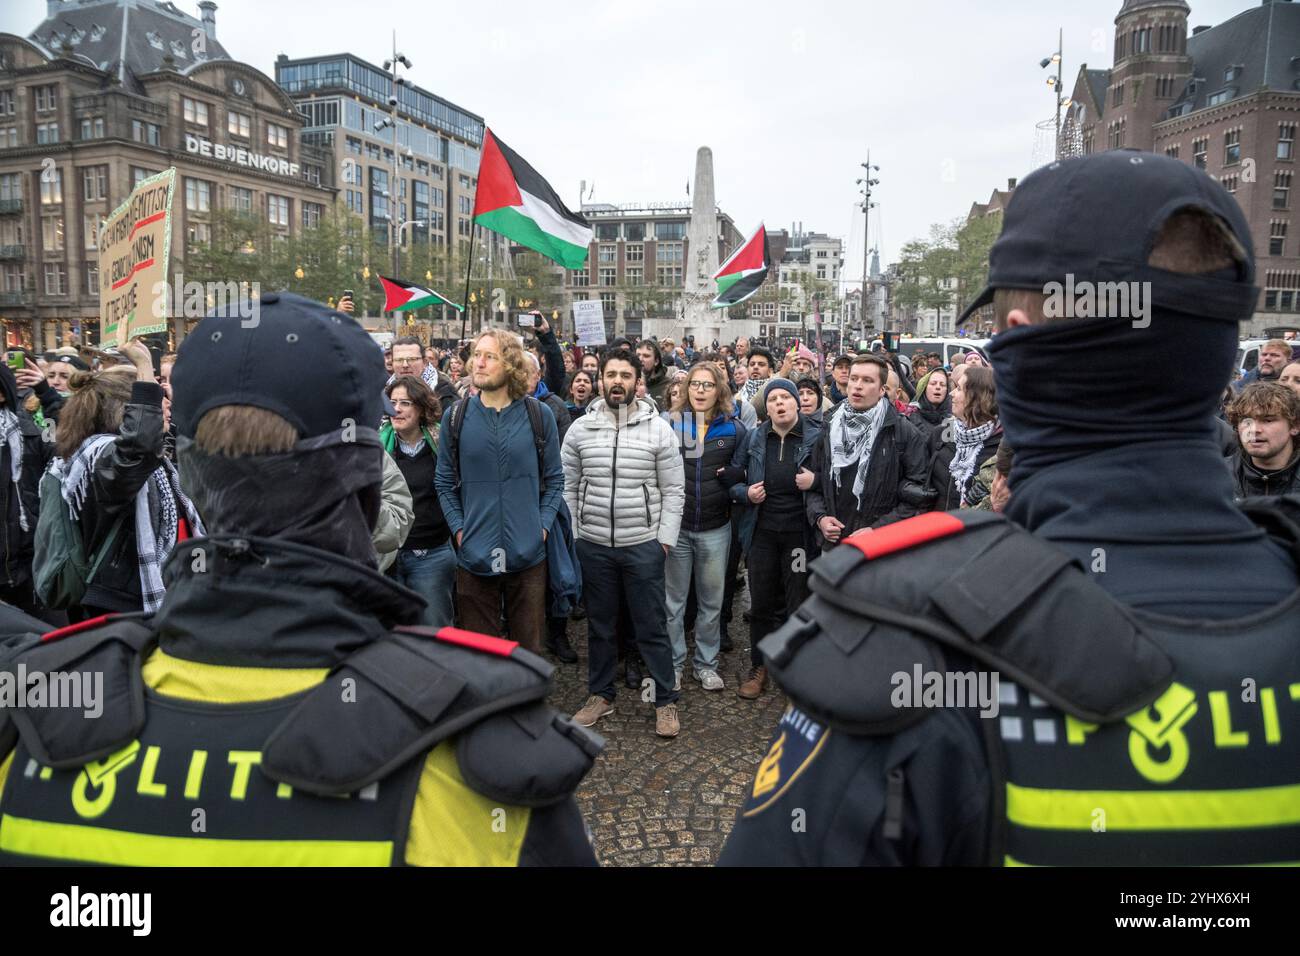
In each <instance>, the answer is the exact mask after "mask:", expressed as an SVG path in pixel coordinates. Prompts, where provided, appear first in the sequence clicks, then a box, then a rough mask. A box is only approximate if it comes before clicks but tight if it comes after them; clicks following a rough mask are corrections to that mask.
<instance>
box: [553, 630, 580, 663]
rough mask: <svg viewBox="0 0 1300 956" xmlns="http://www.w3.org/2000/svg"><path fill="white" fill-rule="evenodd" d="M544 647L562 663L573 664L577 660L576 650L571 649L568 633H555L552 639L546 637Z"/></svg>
mask: <svg viewBox="0 0 1300 956" xmlns="http://www.w3.org/2000/svg"><path fill="white" fill-rule="evenodd" d="M546 649H547V650H548V651H550V652H551V653H552V654H554V655H555V656H556V658H558V659H559V660H560V661H561V662H562V663H565V664H575V663H577V661H578V652H577V651H575V650H574V649H573V645H572V644H570V643H569V635H568V634H560V635H557V636H556V637H555V638H554V639H552V638H550V637H547V638H546Z"/></svg>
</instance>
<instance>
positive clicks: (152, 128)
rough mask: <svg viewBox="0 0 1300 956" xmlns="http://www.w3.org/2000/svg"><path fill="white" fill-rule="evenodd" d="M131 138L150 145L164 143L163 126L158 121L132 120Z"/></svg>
mask: <svg viewBox="0 0 1300 956" xmlns="http://www.w3.org/2000/svg"><path fill="white" fill-rule="evenodd" d="M131 138H132V139H133V140H135V141H136V142H137V143H146V144H148V145H149V146H161V145H162V127H161V126H159V125H158V124H157V123H146V122H145V121H144V120H138V119H133V120H131Z"/></svg>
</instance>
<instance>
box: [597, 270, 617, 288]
mask: <svg viewBox="0 0 1300 956" xmlns="http://www.w3.org/2000/svg"><path fill="white" fill-rule="evenodd" d="M617 282H618V269H616V268H614V267H613V266H610V267H608V268H604V269H601V270H600V284H601V285H615V284H616V283H617Z"/></svg>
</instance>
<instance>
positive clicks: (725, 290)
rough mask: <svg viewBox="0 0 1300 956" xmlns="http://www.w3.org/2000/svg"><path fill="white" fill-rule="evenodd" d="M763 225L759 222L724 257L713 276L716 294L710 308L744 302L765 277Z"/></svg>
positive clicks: (765, 241)
mask: <svg viewBox="0 0 1300 956" xmlns="http://www.w3.org/2000/svg"><path fill="white" fill-rule="evenodd" d="M768 261H769V260H768V255H767V228H766V227H765V226H764V225H763V224H762V223H759V225H758V232H756V233H754V234H753V235H752V236H750V237H749V241H748V242H746V243H745V244H744V245H743V246H741V247H740V248H739V249H737V250H736V251H735V252H733V253H732V254H731V255H730V256H728V257H727V261H726V262H724V263H723V264H722V268H720V269H719V270H718V271H717V272H716V273H714V276H713V278H714V279H716V280H717V281H718V297H717V298H716V299H714V300H713V308H715V309H725V308H727V307H728V306H732V305H736V304H737V303H740V302H744V301H745V300H746V299H748V298H749V297H750V296H751V295H753V294H754V293H755V292H757V291H758V289H759V286H761V285H762V284H763V280H764V279H766V278H767V266H768Z"/></svg>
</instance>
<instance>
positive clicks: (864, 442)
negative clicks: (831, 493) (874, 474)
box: [831, 397, 889, 507]
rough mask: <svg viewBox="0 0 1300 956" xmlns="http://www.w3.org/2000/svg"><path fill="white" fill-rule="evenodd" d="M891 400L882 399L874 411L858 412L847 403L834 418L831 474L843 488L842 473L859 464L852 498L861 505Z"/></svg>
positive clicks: (841, 406) (842, 405)
mask: <svg viewBox="0 0 1300 956" xmlns="http://www.w3.org/2000/svg"><path fill="white" fill-rule="evenodd" d="M888 407H889V401H888V399H885V398H883V397H882V398H881V400H880V401H878V402H876V404H875V405H873V406H872V407H871V408H868V409H864V410H863V411H857V410H856V409H854V408H853V406H852V405H850V404H849V403H848V402H844V403H843V404H841V405H840V406H839V411H837V412H836V413H835V417H834V418H832V419H831V474H832V475H833V476H834V478H835V487H836V488H838V487H839V486H840V470H841V469H842V468H845V467H847V466H848V465H853V464H856V465H857V466H858V467H857V473H856V475H855V477H854V479H853V496H854V497H855V498H856V499H857V501H858V506H859V507H861V506H862V489H863V488H864V487H866V483H867V472H868V471H869V470H870V469H871V449H872V447H873V446H874V445H875V443H876V436H877V435H878V434H880V426H881V425H882V424H883V423H884V421H885V410H886V409H887V408H888Z"/></svg>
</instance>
